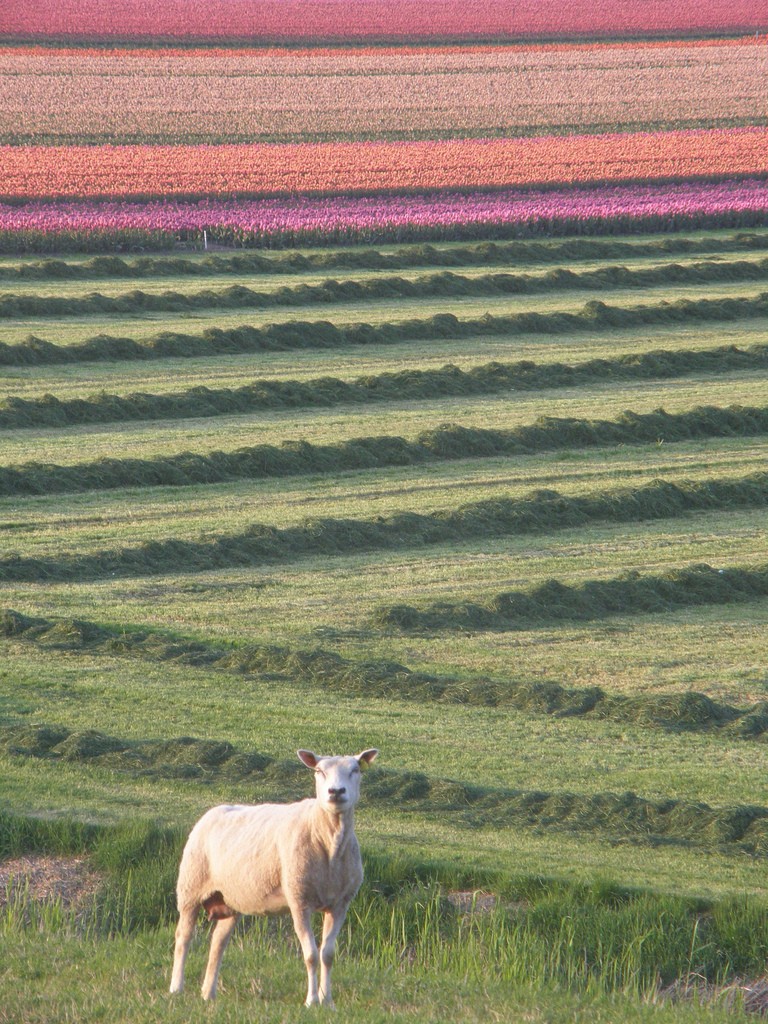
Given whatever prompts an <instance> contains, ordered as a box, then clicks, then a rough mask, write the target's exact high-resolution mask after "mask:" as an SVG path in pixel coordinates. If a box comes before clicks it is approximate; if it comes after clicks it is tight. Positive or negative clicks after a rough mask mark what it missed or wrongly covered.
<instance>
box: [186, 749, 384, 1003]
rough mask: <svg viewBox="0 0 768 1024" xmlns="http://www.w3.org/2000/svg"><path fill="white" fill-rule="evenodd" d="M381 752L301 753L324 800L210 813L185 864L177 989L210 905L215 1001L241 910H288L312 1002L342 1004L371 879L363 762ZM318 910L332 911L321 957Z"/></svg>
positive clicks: (208, 991) (210, 989) (208, 979)
mask: <svg viewBox="0 0 768 1024" xmlns="http://www.w3.org/2000/svg"><path fill="white" fill-rule="evenodd" d="M377 753H378V752H377V751H376V750H365V751H363V752H362V753H361V754H358V755H357V756H355V757H330V758H328V757H318V756H317V755H316V754H313V753H311V751H306V750H300V751H299V758H300V759H301V761H302V762H303V763H304V764H305V765H307V767H309V768H311V769H312V770H313V771H314V772H315V777H316V797H315V798H313V799H307V800H301V801H299V802H298V803H293V804H258V805H256V806H250V805H244V804H240V805H229V804H222V805H221V806H219V807H214V808H212V809H211V810H210V811H208V812H207V813H206V814H204V815H203V817H202V818H201V819H200V820H199V821H198V822H197V824H196V825H195V827H194V828H193V829H192V831H191V833H190V835H189V839H188V840H187V843H186V846H185V847H184V853H183V854H182V858H181V866H180V868H179V880H178V885H177V889H176V895H177V901H178V907H179V924H178V927H177V929H176V949H175V955H174V962H173V977H172V980H171V992H180V991H181V990H182V987H183V984H184V963H185V960H186V956H187V952H188V949H189V944H190V942H191V939H192V934H193V932H194V929H195V923H196V920H197V916H198V914H199V910H200V907H201V906H202V907H203V908H204V909H205V910H206V911H207V913H208V917H209V920H211V921H215V922H216V924H215V927H214V929H213V933H212V936H211V951H210V955H209V958H208V967H207V970H206V974H205V979H204V981H203V997H204V998H206V999H212V998H213V997H214V996H215V995H216V985H217V982H218V974H219V968H220V966H221V958H222V956H223V954H224V950H225V949H226V946H227V943H228V942H229V939H230V937H231V935H232V931H233V929H234V926H235V923H236V921H237V918H238V917H239V916H240V914H271V913H279V912H281V911H287V912H289V913H290V914H291V916H292V918H293V924H294V927H295V929H296V934H297V936H298V938H299V941H300V943H301V947H302V952H303V954H304V960H305V962H306V965H307V978H308V989H307V1000H306V1002H307V1005H311V1004H313V1003H316V1002H321V1003H325V1004H326V1005H332V998H331V979H330V972H331V965H332V963H333V956H334V950H335V944H336V936H337V935H338V933H339V930H340V928H341V926H342V924H343V922H344V918H345V916H346V913H347V908H348V907H349V904H350V902H351V901H352V899H353V897H354V896H355V893H356V892H357V890H358V889H359V888H360V884H361V883H362V880H363V865H362V859H361V857H360V847H359V845H358V842H357V837H356V836H355V829H354V808H355V805H356V804H357V801H358V798H359V793H360V768H361V766H362V765H364V764H369V763H370V762H371V761H373V760H374V758H375V757H376V754H377ZM317 911H321V912H322V913H323V939H322V946H321V949H320V956H319V957H318V950H317V944H316V942H315V937H314V934H313V933H312V928H311V915H312V914H313V913H314V912H317ZM318 960H319V966H320V978H319V983H318V978H317V967H318Z"/></svg>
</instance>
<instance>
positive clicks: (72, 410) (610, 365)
mask: <svg viewBox="0 0 768 1024" xmlns="http://www.w3.org/2000/svg"><path fill="white" fill-rule="evenodd" d="M766 367H768V345H761V344H756V345H751V346H749V347H748V348H746V349H740V348H738V347H736V346H727V347H717V348H713V349H703V350H699V351H690V350H687V351H686V350H681V351H669V350H661V349H660V350H656V351H652V352H638V353H628V354H625V355H622V356H619V357H618V358H616V359H592V360H589V361H587V362H583V363H576V364H571V365H569V364H565V363H558V362H549V363H534V362H531V361H520V362H516V363H498V362H493V363H484V364H481V365H477V366H473V367H471V368H470V369H467V370H462V369H460V368H459V367H457V366H450V365H449V366H444V367H441V368H440V369H436V370H416V369H414V370H403V371H400V372H389V373H381V374H377V375H371V376H365V377H358V378H357V379H355V380H352V381H345V380H341V379H339V378H334V377H322V378H316V379H310V380H307V381H302V380H269V379H261V380H257V381H254V382H253V383H251V384H248V385H245V386H242V387H239V388H235V389H232V388H226V389H212V388H207V387H203V386H198V387H195V388H190V389H188V390H187V391H182V392H171V393H166V394H162V395H158V394H129V395H125V396H121V395H116V394H112V395H107V394H103V393H102V394H101V395H98V396H93V397H91V398H87V399H68V400H60V399H58V398H57V397H56V396H55V395H51V394H47V395H44V396H43V397H42V398H39V399H26V398H20V397H16V396H11V397H9V398H6V399H3V400H0V428H5V429H18V428H20V427H39V426H46V427H59V426H69V425H74V424H86V423H114V422H120V421H126V420H149V419H153V420H157V419H183V418H191V417H194V418H200V417H208V416H223V415H233V414H243V413H251V412H257V411H261V410H265V409H286V408H307V407H310V408H311V407H316V406H319V407H322V408H328V407H330V406H334V405H341V404H370V403H371V402H387V401H393V400H403V399H408V400H413V399H426V398H429V399H432V398H445V397H453V396H464V395H487V394H498V393H502V392H506V391H518V390H536V389H539V390H541V389H544V388H547V389H551V388H570V387H583V386H589V385H592V384H597V383H602V382H611V381H631V380H643V381H646V380H668V379H672V378H676V377H683V376H687V375H690V374H701V373H704V374H722V373H732V372H734V371H735V372H744V371H746V372H750V371H754V370H763V369H765V368H766Z"/></svg>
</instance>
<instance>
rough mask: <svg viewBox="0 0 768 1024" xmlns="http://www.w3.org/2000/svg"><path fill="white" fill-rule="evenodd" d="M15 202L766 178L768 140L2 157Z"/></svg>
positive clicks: (82, 150)
mask: <svg viewBox="0 0 768 1024" xmlns="http://www.w3.org/2000/svg"><path fill="white" fill-rule="evenodd" d="M0 166H2V168H3V174H2V178H1V179H0V181H1V182H2V190H3V191H2V196H3V197H15V198H25V199H34V198H43V197H65V196H68V197H75V196H82V197H96V196H124V197H128V196H174V195H176V196H178V195H233V194H250V195H264V196H267V195H285V194H290V193H324V194H351V193H362V192H376V191H388V190H396V191H403V190H406V191H408V190H431V189H442V188H451V189H456V188H460V189H464V188H469V189H478V188H494V187H503V186H529V185H542V184H586V183H598V182H600V183H609V182H621V181H654V180H655V181H658V180H683V179H691V178H693V179H696V178H718V177H733V176H739V175H758V176H760V175H764V174H768V128H763V127H752V128H733V129H722V130H697V131H673V132H640V133H629V134H609V135H566V136H540V137H536V138H516V139H468V140H462V139H458V140H448V141H428V142H359V143H346V142H340V143H304V144H286V145H281V144H274V145H264V144H263V145H258V144H256V145H224V146H207V145H198V146H188V145H181V146H145V145H139V146H0Z"/></svg>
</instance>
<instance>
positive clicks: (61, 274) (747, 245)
mask: <svg viewBox="0 0 768 1024" xmlns="http://www.w3.org/2000/svg"><path fill="white" fill-rule="evenodd" d="M766 248H768V234H765V233H762V232H761V233H758V232H749V233H746V232H740V233H738V234H735V235H725V234H721V235H712V236H709V237H706V238H703V239H696V238H686V237H684V236H679V235H678V236H675V235H671V236H668V237H665V238H645V239H642V240H638V239H636V240H634V241H622V240H620V239H613V238H612V239H599V238H577V239H570V240H565V241H561V240H548V241H535V242H534V241H521V240H517V241H515V242H478V243H477V244H474V245H452V246H442V247H437V246H434V245H409V246H404V247H402V248H400V249H397V250H394V251H390V250H380V249H365V248H361V247H355V248H351V249H343V248H340V249H337V250H325V251H321V252H312V251H311V250H310V251H305V252H296V251H293V252H288V253H269V254H266V253H264V252H241V253H237V254H236V255H229V254H227V255H225V254H216V255H213V254H210V255H208V254H206V255H205V256H200V257H197V258H190V257H182V256H162V257H156V256H138V257H135V258H133V259H125V258H123V257H120V256H114V255H109V256H94V257H91V258H90V259H85V260H81V261H78V262H71V261H70V262H68V261H66V260H61V259H46V260H37V261H28V262H24V263H19V264H12V263H7V262H6V263H3V262H0V281H16V280H18V281H30V280H32V281H35V280H43V281H45V280H74V281H88V280H93V279H97V280H98V279H99V278H118V279H120V278H127V279H139V280H140V279H142V278H152V279H155V278H158V277H178V276H181V275H189V276H192V277H211V276H219V275H228V274H293V275H296V274H303V273H305V272H306V271H311V270H334V269H347V270H361V269H367V270H381V271H385V270H386V271H392V270H406V269H409V268H412V267H457V266H467V265H475V266H492V265H504V266H509V265H513V266H514V265H515V264H521V263H522V264H527V263H563V262H568V263H572V262H574V261H578V260H613V259H638V258H654V257H655V258H661V257H666V256H670V255H674V254H678V255H696V254H699V253H703V254H706V255H709V254H714V253H717V254H720V253H740V252H754V251H759V250H761V249H766Z"/></svg>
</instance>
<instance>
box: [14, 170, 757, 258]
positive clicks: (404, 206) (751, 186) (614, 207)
mask: <svg viewBox="0 0 768 1024" xmlns="http://www.w3.org/2000/svg"><path fill="white" fill-rule="evenodd" d="M747 213H749V214H765V213H768V182H766V181H764V180H759V179H748V180H739V181H723V182H699V183H684V184H665V185H662V184H648V185H615V186H610V187H605V186H604V187H600V188H593V189H592V188H584V189H574V188H567V189H552V190H541V191H523V190H511V189H505V190H501V191H495V192H474V193H471V194H468V195H465V194H460V193H431V194H420V195H407V196H396V195H374V196H357V197H354V196H349V197H344V196H335V197H333V198H318V197H301V196H297V197H293V198H288V199H274V198H273V199H253V200H212V199H206V200H200V201H159V200H158V201H153V202H146V203H140V202H127V201H120V202H77V201H69V202H50V203H45V202H30V203H26V204H24V205H20V206H19V205H8V204H0V231H13V232H25V231H32V232H44V233H55V232H67V233H71V232H85V233H91V232H98V233H111V232H124V231H160V232H170V233H176V234H179V235H180V236H187V237H188V236H189V235H195V234H197V235H200V234H201V233H202V232H203V231H207V232H209V233H210V234H211V236H212V238H214V237H216V236H217V235H220V234H222V233H224V234H227V235H228V236H229V237H232V236H241V237H242V238H243V239H244V240H245V239H246V238H250V239H251V240H253V241H255V242H258V241H263V242H266V243H268V241H269V239H270V238H273V239H275V240H277V239H280V238H295V239H297V240H300V239H301V238H302V237H303V236H304V237H307V238H316V237H318V236H325V237H327V238H329V239H333V238H344V237H347V238H350V239H354V238H365V237H370V238H375V237H382V238H386V237H397V236H398V235H401V236H402V237H406V236H407V234H408V233H414V232H416V233H418V232H419V230H420V229H423V230H425V231H430V230H431V231H436V230H437V231H439V230H440V229H445V230H446V231H447V232H448V231H450V230H451V229H454V230H455V229H459V228H464V229H466V228H471V227H473V226H477V227H478V228H480V227H491V228H493V227H502V226H512V227H513V226H515V225H520V226H521V227H522V226H528V227H535V226H537V225H539V226H541V225H542V224H543V225H547V224H552V225H553V226H556V225H557V224H558V223H563V222H574V221H576V222H578V221H584V222H594V221H610V220H612V219H619V220H625V221H626V220H631V221H638V222H642V221H643V220H644V219H645V220H647V219H656V220H658V219H659V218H683V219H691V218H693V219H696V218H706V217H711V218H717V217H718V216H723V215H724V214H732V215H734V214H747Z"/></svg>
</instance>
